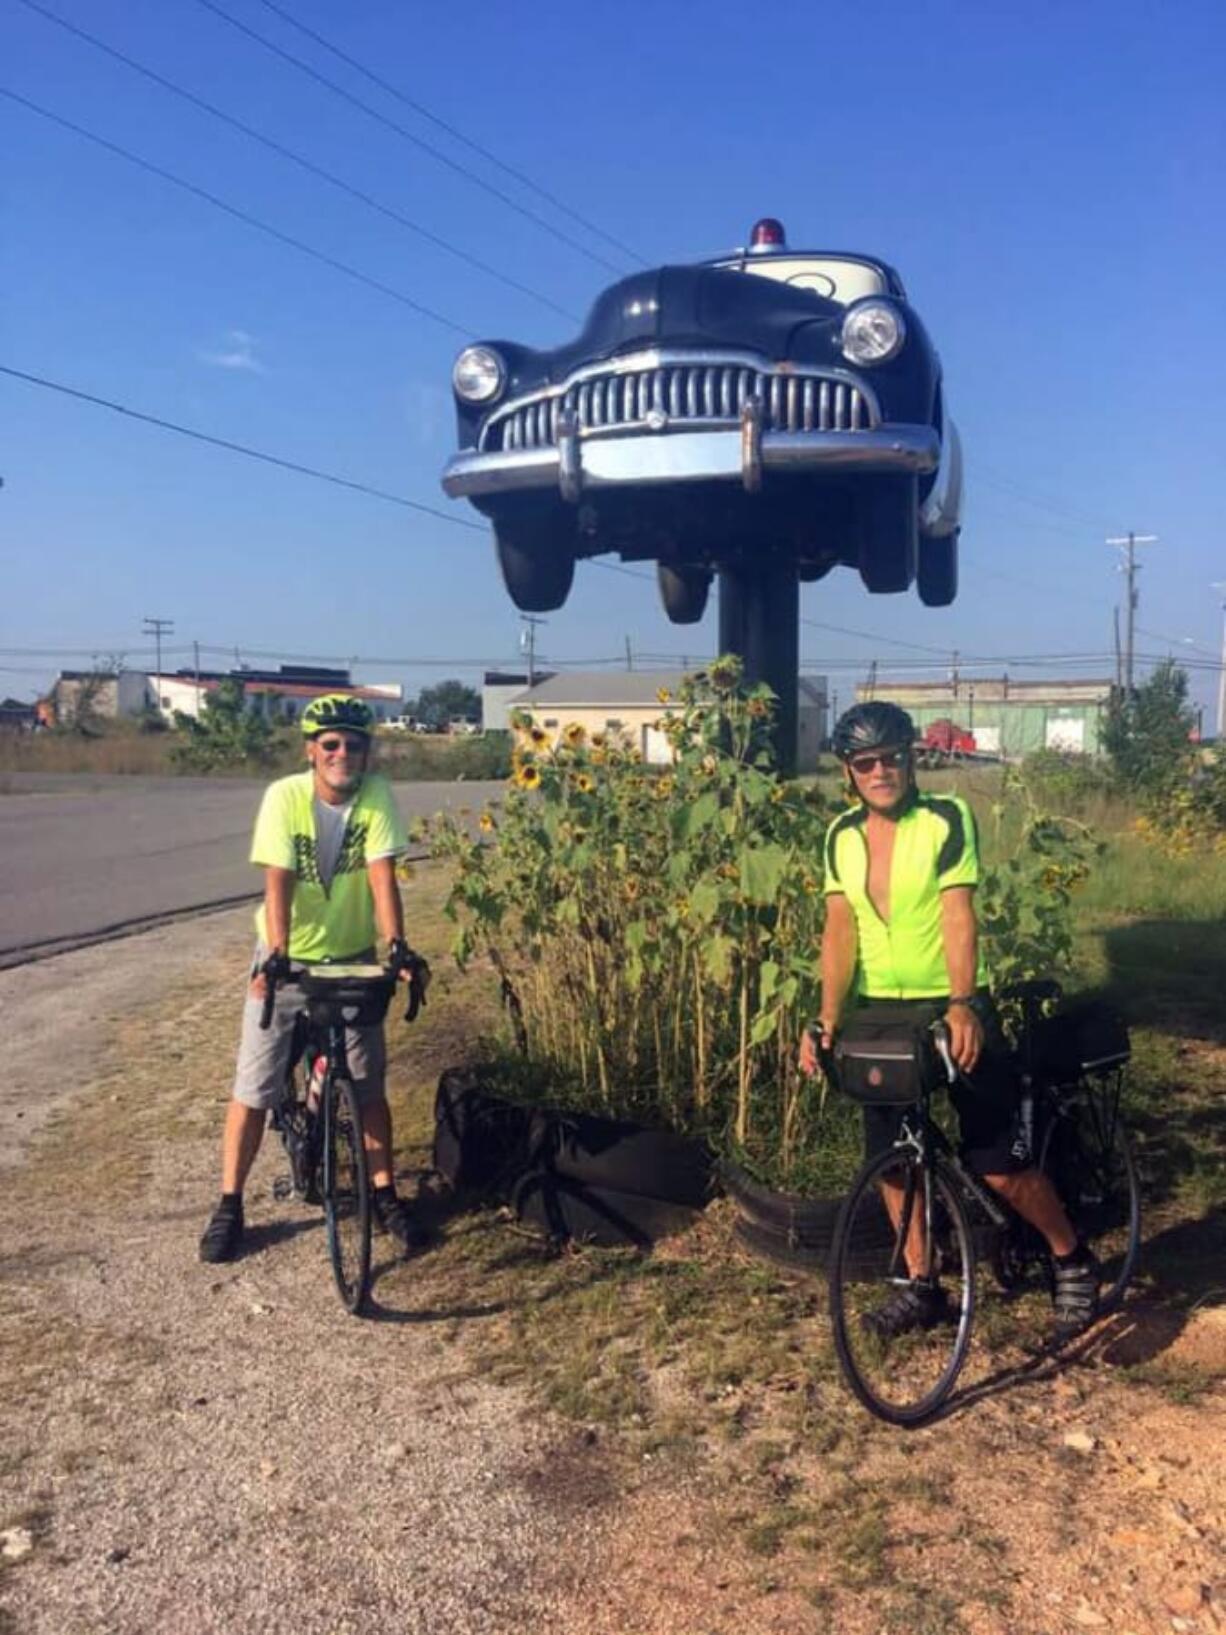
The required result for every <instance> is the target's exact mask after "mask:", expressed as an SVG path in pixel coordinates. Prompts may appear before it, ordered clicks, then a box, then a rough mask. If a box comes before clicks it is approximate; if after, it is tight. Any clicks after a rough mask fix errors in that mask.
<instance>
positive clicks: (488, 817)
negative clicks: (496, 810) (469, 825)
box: [477, 812, 498, 835]
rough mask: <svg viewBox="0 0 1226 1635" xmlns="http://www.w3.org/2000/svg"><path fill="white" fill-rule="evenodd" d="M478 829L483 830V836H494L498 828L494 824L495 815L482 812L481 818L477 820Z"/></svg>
mask: <svg viewBox="0 0 1226 1635" xmlns="http://www.w3.org/2000/svg"><path fill="white" fill-rule="evenodd" d="M477 827H478V828H479V829H480V830H481V833H482V834H483V835H490V834H493V832H494V830H495V829H496V828H497V827H498V825H497V824H496V823H495V822H494V814H493V813H492V812H482V814H481V816H480V817H479V818H478V819H477Z"/></svg>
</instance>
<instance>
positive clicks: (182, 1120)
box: [0, 910, 1226, 1635]
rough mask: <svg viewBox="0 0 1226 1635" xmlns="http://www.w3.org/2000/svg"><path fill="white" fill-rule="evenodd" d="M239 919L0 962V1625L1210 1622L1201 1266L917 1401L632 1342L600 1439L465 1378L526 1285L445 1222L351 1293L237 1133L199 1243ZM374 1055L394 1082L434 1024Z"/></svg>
mask: <svg viewBox="0 0 1226 1635" xmlns="http://www.w3.org/2000/svg"><path fill="white" fill-rule="evenodd" d="M250 935H251V932H250V922H249V915H248V913H247V911H245V910H244V911H236V912H234V913H229V914H222V915H217V916H214V917H211V918H209V919H203V920H200V921H197V922H193V924H192V926H191V929H190V932H187V931H185V928H184V927H183V926H182V925H180V926H176V927H173V928H168V929H167V930H163V931H157V932H152V933H149V934H147V935H144V936H137V937H132V938H129V939H126V940H124V941H122V942H118V943H114V944H110V945H107V946H104V947H96V948H92V949H89V950H84V951H81V952H78V953H75V954H69V955H64V956H62V957H60V958H58V959H53V960H48V961H46V962H44V963H42V964H40V965H34V966H28V967H24V968H20V969H16V970H10V971H2V972H0V1006H2V1007H3V1012H4V1016H5V1020H6V1023H7V1029H6V1034H7V1042H8V1049H9V1056H8V1072H7V1073H6V1075H5V1078H4V1082H3V1085H2V1086H0V1136H3V1141H2V1143H0V1150H2V1151H3V1154H4V1164H5V1168H4V1174H3V1181H4V1184H3V1186H2V1187H0V1635H154V1632H157V1635H180V1632H182V1635H223V1632H224V1635H247V1632H248V1631H250V1632H253V1635H255V1632H260V1635H281V1632H285V1635H290V1632H293V1635H366V1632H367V1631H383V1630H385V1629H396V1630H398V1631H402V1632H405V1635H492V1632H497V1635H520V1632H522V1631H531V1632H532V1635H828V1632H829V1631H830V1630H832V1629H834V1630H837V1631H838V1632H839V1635H884V1632H894V1631H898V1632H899V1635H901V1632H902V1631H904V1630H905V1631H907V1635H937V1632H938V1631H939V1632H940V1635H957V1632H963V1635H1013V1631H1015V1630H1025V1631H1026V1632H1027V1635H1075V1632H1078V1631H1083V1630H1096V1629H1101V1630H1106V1631H1111V1630H1115V1631H1118V1632H1119V1635H1129V1632H1131V1635H1202V1632H1209V1635H1215V1632H1221V1631H1223V1630H1226V1573H1224V1572H1223V1568H1222V1562H1223V1560H1224V1559H1226V1556H1224V1554H1223V1546H1224V1543H1226V1391H1224V1389H1223V1384H1222V1381H1223V1379H1224V1378H1226V1372H1224V1362H1226V1308H1224V1307H1223V1302H1222V1298H1221V1296H1222V1290H1221V1288H1220V1277H1219V1275H1218V1273H1217V1272H1216V1271H1214V1270H1213V1269H1212V1268H1211V1269H1210V1282H1209V1285H1208V1286H1207V1288H1206V1292H1205V1295H1204V1297H1203V1301H1202V1302H1200V1303H1198V1309H1196V1310H1194V1311H1192V1312H1188V1311H1184V1310H1179V1311H1172V1310H1171V1309H1169V1308H1167V1307H1163V1306H1161V1305H1153V1304H1152V1303H1151V1304H1150V1305H1149V1306H1147V1305H1146V1304H1145V1302H1144V1301H1137V1302H1133V1303H1131V1304H1130V1306H1129V1308H1128V1309H1127V1310H1126V1312H1125V1313H1124V1314H1123V1315H1122V1317H1121V1318H1120V1319H1119V1320H1118V1321H1116V1322H1114V1323H1113V1324H1110V1325H1106V1326H1104V1327H1102V1328H1100V1331H1099V1332H1098V1333H1097V1334H1096V1335H1094V1336H1092V1337H1091V1339H1090V1340H1089V1342H1088V1343H1087V1345H1086V1346H1085V1347H1084V1348H1083V1350H1084V1356H1083V1357H1082V1360H1081V1361H1080V1363H1078V1364H1073V1363H1070V1364H1069V1365H1068V1366H1067V1367H1063V1368H1061V1369H1058V1370H1053V1371H1051V1372H1049V1373H1045V1374H1043V1375H1041V1376H1036V1377H1035V1378H1034V1379H1032V1380H1030V1381H1029V1382H1028V1383H1024V1384H1018V1385H1017V1386H1016V1387H1015V1388H1013V1389H1010V1390H1008V1391H1004V1392H1001V1393H999V1394H997V1395H995V1396H991V1397H987V1398H985V1399H984V1400H983V1401H981V1402H979V1403H978V1404H977V1405H976V1406H975V1407H974V1408H973V1409H970V1410H968V1411H967V1412H965V1413H963V1414H962V1415H960V1416H959V1417H958V1418H956V1419H955V1420H951V1421H949V1422H947V1423H945V1424H939V1425H935V1426H931V1427H928V1428H926V1429H925V1430H923V1431H921V1432H918V1433H900V1432H893V1431H889V1430H888V1429H886V1428H884V1427H881V1426H877V1425H874V1424H873V1423H871V1422H870V1421H868V1420H867V1417H866V1416H864V1415H862V1414H861V1413H860V1412H859V1410H858V1409H857V1408H856V1407H855V1405H854V1404H852V1403H851V1402H850V1401H849V1400H848V1399H847V1398H846V1395H845V1393H843V1392H842V1391H841V1390H840V1389H839V1388H838V1387H837V1385H835V1386H832V1387H831V1388H830V1391H831V1392H833V1394H830V1393H829V1392H827V1390H826V1388H825V1387H824V1386H823V1387H821V1389H820V1390H819V1392H818V1395H817V1396H816V1397H815V1398H814V1399H813V1400H812V1401H810V1399H809V1397H808V1396H807V1395H806V1391H807V1387H805V1386H804V1385H803V1383H802V1382H803V1378H804V1376H803V1375H802V1374H800V1373H798V1372H797V1370H796V1368H792V1369H791V1370H790V1371H789V1369H788V1367H787V1366H784V1367H783V1368H782V1370H781V1372H780V1375H779V1377H778V1378H777V1379H772V1380H771V1381H770V1382H769V1383H768V1384H766V1385H765V1386H763V1385H753V1384H752V1383H750V1382H746V1383H745V1384H743V1385H740V1386H734V1385H732V1384H727V1385H724V1386H722V1387H721V1388H720V1390H719V1391H718V1392H713V1391H707V1392H706V1393H705V1394H699V1395H698V1396H695V1394H694V1389H693V1385H692V1383H689V1384H687V1383H686V1382H685V1381H684V1379H683V1378H682V1372H681V1371H679V1370H678V1369H677V1368H676V1366H675V1365H674V1370H673V1373H674V1375H675V1376H676V1377H675V1378H672V1382H671V1386H670V1375H669V1372H668V1369H667V1368H665V1367H657V1368H656V1369H655V1372H654V1374H653V1373H651V1372H650V1371H649V1370H645V1371H644V1376H643V1379H642V1381H641V1384H642V1385H643V1387H644V1389H645V1390H646V1391H647V1392H648V1394H649V1395H650V1397H651V1400H652V1403H653V1407H652V1410H651V1413H650V1415H648V1416H647V1418H648V1419H651V1418H653V1417H654V1418H656V1419H658V1420H659V1422H660V1423H661V1424H662V1423H664V1422H665V1421H666V1419H667V1414H668V1412H669V1411H670V1408H672V1407H675V1408H677V1409H678V1410H679V1411H680V1410H684V1412H685V1413H686V1414H687V1415H688V1416H689V1418H690V1420H691V1421H692V1423H693V1425H694V1427H695V1431H694V1435H693V1436H692V1437H691V1438H690V1443H691V1445H690V1448H689V1452H688V1453H682V1452H677V1453H675V1454H674V1455H672V1456H670V1455H669V1454H668V1453H667V1452H666V1451H664V1450H663V1449H662V1448H661V1445H660V1444H659V1443H658V1442H652V1441H650V1440H647V1439H646V1437H647V1432H648V1431H649V1430H650V1429H651V1426H650V1424H647V1423H645V1420H644V1416H641V1415H638V1414H634V1415H628V1416H624V1418H625V1423H621V1422H619V1424H618V1426H617V1428H615V1429H610V1430H604V1429H601V1430H599V1431H598V1430H596V1429H595V1428H594V1427H586V1426H583V1425H577V1424H575V1423H574V1422H571V1421H566V1420H563V1419H561V1418H559V1417H554V1416H552V1415H550V1414H548V1413H546V1412H544V1411H543V1410H542V1409H541V1408H540V1407H539V1406H537V1405H536V1404H535V1403H534V1402H533V1401H532V1400H531V1399H530V1397H529V1395H528V1391H529V1389H530V1386H531V1379H530V1377H529V1376H528V1374H527V1372H526V1370H521V1371H520V1372H519V1373H517V1374H514V1375H513V1377H512V1380H511V1382H510V1383H508V1377H507V1371H506V1368H505V1366H504V1367H503V1368H502V1370H501V1374H500V1378H499V1382H498V1383H494V1381H493V1373H494V1369H493V1368H492V1367H491V1362H490V1358H491V1357H493V1358H494V1361H495V1363H497V1361H498V1357H499V1352H498V1347H497V1345H494V1346H493V1347H490V1346H483V1344H482V1342H483V1339H484V1338H485V1337H487V1336H499V1335H500V1336H501V1337H502V1339H501V1343H502V1344H503V1351H502V1353H501V1359H502V1363H503V1364H504V1365H505V1363H506V1361H507V1352H506V1349H505V1347H506V1343H507V1342H506V1335H507V1331H508V1328H509V1326H510V1325H509V1321H508V1319H509V1317H510V1316H511V1315H512V1314H514V1313H520V1314H522V1313H523V1312H525V1311H528V1310H536V1309H537V1308H536V1307H531V1308H530V1307H529V1306H527V1305H526V1304H525V1302H526V1301H528V1300H529V1299H532V1300H537V1301H541V1302H544V1303H545V1304H544V1308H543V1309H545V1310H546V1311H547V1310H548V1309H550V1308H549V1306H548V1301H549V1299H550V1296H549V1295H548V1293H547V1292H539V1291H541V1290H547V1288H548V1285H549V1281H550V1280H549V1279H542V1278H540V1277H539V1276H538V1277H537V1278H536V1279H535V1280H534V1279H532V1278H521V1279H520V1280H519V1282H516V1279H515V1277H514V1275H510V1276H506V1277H502V1278H501V1279H500V1278H498V1277H495V1276H494V1275H493V1274H492V1273H491V1272H490V1271H489V1270H488V1267H487V1271H486V1272H484V1273H483V1272H482V1271H481V1270H480V1269H479V1267H478V1262H477V1261H476V1260H474V1261H472V1262H467V1261H466V1260H465V1259H464V1255H463V1247H464V1243H465V1241H466V1240H465V1234H467V1233H470V1232H471V1233H474V1234H475V1233H476V1230H477V1228H476V1226H475V1224H474V1222H475V1220H476V1218H475V1217H457V1218H456V1219H454V1220H452V1221H451V1222H450V1223H448V1225H447V1228H446V1230H447V1242H446V1244H445V1246H444V1248H443V1249H442V1250H441V1251H440V1252H438V1253H431V1254H427V1255H426V1256H425V1257H423V1258H422V1259H421V1260H419V1261H415V1262H411V1263H409V1264H408V1265H393V1264H391V1263H390V1262H389V1260H388V1258H387V1251H386V1247H385V1241H384V1240H376V1246H377V1252H378V1257H379V1268H378V1278H377V1282H376V1285H375V1296H376V1300H377V1303H378V1311H377V1314H376V1318H375V1320H373V1321H369V1322H360V1321H355V1320H353V1319H351V1318H348V1317H346V1316H345V1315H344V1314H343V1312H342V1311H341V1309H340V1306H339V1303H338V1302H337V1300H336V1297H335V1294H334V1292H333V1290H332V1286H331V1280H330V1275H329V1272H328V1268H327V1263H326V1258H325V1254H324V1246H323V1242H322V1226H321V1223H320V1219H319V1215H318V1212H310V1211H306V1210H303V1209H301V1208H299V1207H298V1206H296V1205H291V1204H281V1203H275V1202H274V1201H273V1200H272V1198H271V1195H270V1188H271V1183H272V1180H273V1178H274V1176H276V1175H277V1174H279V1173H280V1170H281V1162H280V1160H279V1155H277V1154H267V1155H265V1156H264V1157H263V1158H262V1159H261V1161H260V1164H259V1166H258V1167H257V1169H256V1171H255V1173H254V1175H253V1182H252V1186H251V1189H250V1191H249V1195H248V1197H249V1205H248V1220H249V1223H250V1228H251V1231H250V1244H249V1252H248V1253H247V1254H246V1255H245V1257H244V1258H243V1259H242V1260H240V1261H239V1262H237V1263H236V1264H234V1265H232V1266H227V1267H216V1268H206V1267H203V1266H201V1265H200V1264H199V1262H198V1260H197V1258H196V1240H197V1237H198V1234H199V1232H200V1229H201V1227H202V1226H203V1224H204V1218H205V1215H206V1214H207V1211H208V1208H209V1205H210V1203H211V1200H212V1197H213V1196H214V1193H215V1188H216V1163H217V1137H218V1130H219V1125H220V1120H221V1116H222V1112H223V1109H224V1104H225V1100H226V1096H227V1093H228V1076H229V1069H230V1064H231V1062H232V1052H233V1041H234V1033H235V1028H236V1023H237V1012H238V1005H239V999H240V995H241V989H242V981H243V971H244V968H245V962H246V958H247V954H248V951H249V948H250ZM442 968H443V962H442V960H441V959H440V961H439V970H440V982H439V986H440V990H443V989H445V987H446V983H447V982H448V980H450V979H448V978H447V977H445V976H444V975H443V970H442ZM452 1003H453V1005H454V1009H455V1014H456V1017H457V1018H458V1023H457V1025H458V1026H461V1027H463V1026H464V1025H465V1023H466V1018H467V1010H466V1000H465V998H464V995H463V994H462V993H461V992H460V991H459V990H456V992H455V994H454V996H453V1000H452ZM442 1009H443V1007H442V1004H441V1001H440V1002H439V1003H436V1005H435V1006H434V1007H432V1011H431V1015H430V1018H429V1027H437V1025H438V1022H439V1012H440V1011H441V1010H442ZM444 1033H445V1030H444ZM432 1038H434V1043H433V1044H431V1042H430V1041H431V1039H432ZM410 1048H411V1051H412V1052H413V1054H414V1056H415V1058H416V1059H417V1060H418V1066H419V1068H420V1069H421V1072H420V1073H419V1077H421V1078H422V1079H423V1082H424V1079H425V1077H426V1076H427V1075H426V1073H425V1067H426V1060H425V1058H427V1057H429V1055H430V1051H431V1050H434V1051H446V1050H447V1049H448V1048H449V1047H448V1045H447V1041H446V1038H445V1037H443V1038H439V1037H436V1036H434V1035H432V1034H431V1033H430V1032H429V1030H428V1028H422V1030H421V1031H420V1032H419V1033H416V1034H414V1036H413V1038H412V1041H411V1047H410ZM1223 1065H1224V1069H1226V1060H1224V1064H1223ZM431 1071H437V1067H434V1066H432V1067H431ZM393 1089H394V1092H395V1094H396V1095H401V1096H403V1094H404V1089H405V1085H404V1083H403V1082H402V1083H401V1085H400V1087H399V1089H397V1088H396V1086H395V1085H394V1086H393ZM394 1099H395V1097H394ZM397 1105H398V1106H399V1105H401V1104H400V1103H398V1104H397ZM402 1150H403V1149H402ZM402 1179H403V1180H404V1181H406V1183H408V1184H411V1177H410V1176H408V1175H406V1174H404V1172H403V1171H402ZM708 1213H709V1215H718V1209H717V1210H714V1211H710V1212H708ZM483 1230H484V1232H485V1239H486V1241H487V1243H488V1242H489V1241H490V1238H491V1236H492V1237H493V1238H494V1240H495V1245H496V1251H497V1256H498V1257H499V1259H500V1261H501V1262H502V1265H503V1270H504V1271H505V1270H506V1268H507V1267H511V1268H512V1270H513V1268H514V1266H515V1264H516V1263H517V1261H518V1259H520V1258H522V1252H523V1246H522V1242H521V1241H518V1240H516V1239H514V1238H513V1237H512V1236H511V1235H510V1234H509V1233H508V1234H506V1239H507V1241H506V1247H505V1249H504V1248H503V1247H502V1230H503V1229H502V1228H501V1227H500V1226H498V1225H497V1223H493V1226H491V1224H490V1222H489V1220H488V1218H487V1220H486V1222H485V1226H484V1228H483ZM720 1230H721V1228H720V1226H719V1222H718V1220H716V1221H714V1222H712V1221H707V1222H705V1223H704V1226H703V1228H702V1229H701V1233H700V1234H698V1235H699V1236H701V1235H702V1234H703V1233H705V1234H706V1236H707V1238H708V1239H710V1240H711V1241H712V1242H713V1243H714V1245H715V1247H714V1249H713V1250H712V1249H711V1248H710V1247H708V1251H707V1252H708V1254H712V1253H713V1254H714V1255H715V1256H716V1257H718V1256H720V1255H724V1254H734V1253H735V1250H733V1249H731V1247H730V1240H728V1244H729V1246H727V1247H722V1246H721V1245H724V1243H725V1239H724V1238H721V1237H720V1235H719V1234H720ZM1204 1230H1205V1228H1204V1227H1201V1228H1198V1231H1200V1232H1201V1233H1203V1231H1204ZM674 1252H675V1253H677V1254H680V1255H685V1254H694V1253H696V1252H697V1251H696V1250H695V1248H694V1246H693V1245H692V1244H686V1243H683V1242H681V1241H680V1240H679V1241H678V1246H677V1247H676V1249H675V1251H674ZM538 1264H539V1256H538ZM572 1264H573V1265H574V1266H575V1267H576V1268H577V1269H578V1270H579V1271H581V1272H582V1270H583V1267H584V1262H582V1261H579V1260H577V1261H575V1262H573V1263H572ZM533 1288H535V1289H536V1290H538V1292H537V1293H535V1294H529V1293H527V1292H526V1291H528V1290H529V1289H533ZM632 1293H633V1291H628V1294H632ZM517 1302H518V1304H517ZM749 1320H750V1321H752V1318H750V1319H749ZM569 1338H570V1337H569V1335H568V1334H566V1333H564V1332H561V1331H560V1332H559V1335H558V1345H559V1348H560V1350H565V1348H566V1346H567V1344H568V1341H569ZM796 1340H797V1344H800V1343H801V1342H802V1340H803V1331H798V1334H797V1336H796ZM600 1361H601V1359H600V1358H599V1356H597V1357H595V1358H594V1359H593V1361H592V1364H591V1366H592V1367H593V1368H594V1369H596V1370H599V1368H600ZM1159 1364H1160V1365H1161V1369H1162V1372H1161V1376H1160V1378H1159V1380H1158V1382H1157V1383H1156V1384H1155V1383H1151V1384H1150V1385H1149V1386H1148V1387H1147V1388H1143V1387H1142V1386H1140V1385H1138V1384H1135V1383H1131V1376H1129V1375H1128V1374H1127V1373H1126V1372H1125V1371H1126V1370H1127V1369H1128V1368H1130V1367H1132V1366H1136V1365H1141V1366H1142V1367H1144V1366H1151V1367H1152V1366H1156V1365H1159ZM670 1390H671V1392H672V1393H673V1394H675V1396H676V1402H675V1403H674V1402H673V1401H672V1398H671V1396H670ZM721 1425H722V1427H723V1429H722V1431H721V1430H720V1429H719V1427H720V1426H721ZM636 1426H637V1427H639V1428H636ZM734 1432H735V1435H734V1434H733V1433H734ZM653 1448H655V1449H656V1450H657V1451H654V1452H653V1451H652V1449H653ZM772 1529H773V1530H774V1532H775V1533H776V1534H777V1535H778V1537H777V1538H775V1539H774V1540H773V1541H772V1538H771V1536H770V1535H771V1530H772ZM755 1530H756V1531H757V1534H758V1541H757V1543H756V1545H755V1544H753V1543H749V1542H747V1541H748V1540H751V1539H752V1537H753V1534H754V1532H755Z"/></svg>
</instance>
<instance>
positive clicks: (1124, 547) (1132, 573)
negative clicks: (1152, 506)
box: [1107, 532, 1158, 698]
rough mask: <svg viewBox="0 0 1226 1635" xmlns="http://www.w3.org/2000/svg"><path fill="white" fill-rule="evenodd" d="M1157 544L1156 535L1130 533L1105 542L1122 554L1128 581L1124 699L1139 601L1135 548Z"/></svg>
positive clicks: (1127, 693) (1129, 691) (1128, 690)
mask: <svg viewBox="0 0 1226 1635" xmlns="http://www.w3.org/2000/svg"><path fill="white" fill-rule="evenodd" d="M1157 543H1158V536H1157V534H1134V533H1132V532H1129V533H1128V534H1126V535H1122V534H1121V535H1115V536H1113V537H1112V538H1111V539H1109V540H1108V541H1107V544H1108V545H1114V546H1115V547H1116V548H1117V549H1118V550H1121V551H1122V552H1123V553H1124V561H1123V572H1124V574H1125V575H1126V576H1127V580H1128V590H1127V596H1128V603H1127V606H1128V620H1127V623H1126V625H1125V626H1124V631H1125V635H1124V696H1125V697H1126V698H1131V697H1132V655H1133V629H1134V626H1135V625H1136V618H1137V602H1138V600H1139V597H1138V594H1137V587H1136V578H1137V546H1138V545H1156V544H1157Z"/></svg>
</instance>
